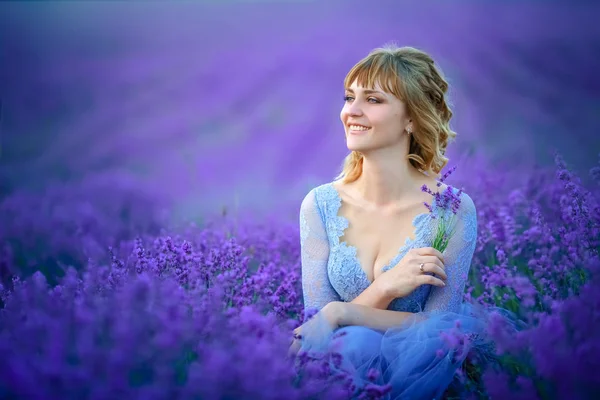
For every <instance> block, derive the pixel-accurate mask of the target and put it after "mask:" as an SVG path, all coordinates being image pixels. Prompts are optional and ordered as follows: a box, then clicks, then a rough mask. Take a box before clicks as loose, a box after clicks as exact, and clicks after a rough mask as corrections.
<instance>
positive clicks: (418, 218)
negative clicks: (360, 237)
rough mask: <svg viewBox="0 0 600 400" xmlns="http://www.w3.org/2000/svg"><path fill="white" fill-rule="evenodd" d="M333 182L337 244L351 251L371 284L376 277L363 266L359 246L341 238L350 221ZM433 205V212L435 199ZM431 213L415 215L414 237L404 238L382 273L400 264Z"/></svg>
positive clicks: (330, 184)
mask: <svg viewBox="0 0 600 400" xmlns="http://www.w3.org/2000/svg"><path fill="white" fill-rule="evenodd" d="M333 184H334V182H329V184H328V186H329V188H330V189H331V191H332V193H333V194H334V198H335V200H336V203H335V207H334V208H333V209H332V216H333V217H334V218H335V219H337V221H338V224H336V226H338V227H339V229H338V230H337V232H336V234H335V237H336V239H337V246H340V247H343V248H346V249H347V250H348V251H350V253H351V255H352V261H353V264H354V265H355V266H356V267H357V268H358V270H359V273H360V274H361V275H362V276H363V277H364V279H365V280H366V281H367V282H369V284H371V283H373V282H374V280H375V278H374V279H373V281H371V280H370V279H369V277H368V275H367V272H366V271H365V269H364V268H363V267H362V265H361V263H360V259H359V258H358V256H357V253H358V248H357V247H356V246H354V245H351V244H348V242H346V241H345V240H344V241H342V240H340V239H341V237H342V236H343V235H344V231H345V230H346V229H347V228H348V227H349V225H350V221H349V220H348V219H347V218H346V217H344V216H343V215H339V210H340V208H341V207H342V197H341V195H340V193H339V191H338V190H337V189H336V187H335V186H334V185H333ZM423 207H425V205H423ZM431 207H432V210H433V211H432V212H435V209H436V208H437V207H436V204H435V201H432V204H431ZM430 214H431V212H430V211H429V210H426V211H424V212H422V213H419V214H417V215H415V217H414V218H413V220H412V227H413V229H414V239H413V238H411V237H410V236H407V237H406V239H405V240H404V244H402V245H401V246H400V248H399V249H398V251H397V252H396V255H395V256H394V257H393V258H392V259H391V260H390V261H389V262H388V263H387V264H385V265H384V266H383V267H382V268H381V273H383V272H385V271H387V270H388V269H390V268H391V267H393V266H395V265H396V264H398V263H399V262H400V260H401V259H402V257H403V253H404V252H405V251H406V250H407V249H409V248H410V247H412V246H413V245H414V244H415V243H416V242H417V241H418V240H419V233H420V231H419V229H420V228H421V226H422V223H423V221H424V220H425V219H426V218H427V217H428V216H430ZM373 276H375V271H373Z"/></svg>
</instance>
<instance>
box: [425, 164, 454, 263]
mask: <svg viewBox="0 0 600 400" xmlns="http://www.w3.org/2000/svg"><path fill="white" fill-rule="evenodd" d="M455 170H456V166H454V167H452V168H451V169H450V170H448V171H447V172H446V173H445V174H444V175H443V176H442V177H441V178H440V180H439V181H438V183H437V187H440V186H441V185H442V183H444V181H445V180H446V179H447V178H448V177H449V176H450V175H451V174H452V173H453V172H454V171H455ZM421 191H423V192H426V193H429V194H430V195H431V196H432V197H433V200H432V204H431V205H430V204H429V203H427V202H424V203H423V204H424V205H425V207H426V208H427V209H428V210H429V212H430V214H431V218H432V219H438V216H437V215H436V214H435V211H434V205H435V209H438V210H441V212H440V213H439V216H440V218H439V219H438V221H439V223H438V225H437V231H436V234H435V238H434V240H433V243H432V247H433V248H434V249H436V250H438V251H439V252H441V253H443V252H444V250H446V248H447V247H448V243H450V239H451V238H452V235H453V233H454V230H453V229H451V227H453V226H456V224H455V223H454V218H455V216H456V214H457V213H458V210H459V208H460V196H461V194H462V191H463V190H462V189H459V190H458V192H457V193H454V188H453V187H452V186H450V185H447V187H446V189H445V190H444V191H442V192H441V193H440V192H433V191H432V190H431V189H429V187H427V185H423V186H421ZM447 211H450V213H448V212H447Z"/></svg>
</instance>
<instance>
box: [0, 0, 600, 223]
mask: <svg viewBox="0 0 600 400" xmlns="http://www.w3.org/2000/svg"><path fill="white" fill-rule="evenodd" d="M599 8H600V7H598V6H595V5H577V4H573V5H569V4H561V3H552V2H544V3H540V2H530V3H518V4H517V3H514V4H509V3H506V4H499V3H498V4H497V3H494V2H487V1H486V2H466V1H459V2H452V4H451V5H450V4H444V3H442V2H435V3H429V4H428V5H423V4H422V3H417V2H393V1H381V2H377V3H376V5H375V3H367V2H364V1H350V2H343V3H342V2H327V3H321V2H307V1H305V2H281V3H276V2H268V3H267V2H265V3H255V4H253V3H247V2H243V3H242V2H238V3H234V2H229V3H227V2H226V3H223V4H219V5H216V4H209V3H206V2H204V3H179V4H166V3H164V4H161V3H145V4H136V3H52V4H24V3H8V4H7V3H5V4H3V5H2V6H0V26H1V28H0V46H1V47H0V57H1V60H2V64H1V69H0V85H1V86H0V91H1V93H2V100H3V101H2V104H3V110H2V112H3V116H2V118H3V121H2V158H1V159H0V179H1V184H0V189H1V190H2V192H3V194H8V193H11V192H12V191H14V190H16V189H18V188H20V187H43V186H45V185H46V184H47V183H48V182H49V181H50V180H52V179H61V180H67V181H71V180H73V181H75V180H80V179H88V178H90V177H92V176H94V175H95V174H106V173H108V174H110V173H111V171H119V172H129V173H131V174H133V176H134V177H136V178H137V179H139V182H140V184H144V185H147V186H148V187H149V188H150V189H153V190H155V191H156V193H157V194H160V195H161V196H165V195H166V196H167V197H169V198H170V199H171V200H172V201H174V204H175V207H174V210H175V212H176V214H178V216H180V217H196V216H199V215H202V214H205V213H214V212H218V211H220V210H221V208H222V207H223V206H228V207H231V206H235V205H236V204H237V205H238V206H239V207H241V208H249V209H255V210H257V211H260V210H269V209H272V207H281V209H286V210H289V212H290V214H289V215H290V216H291V217H294V212H295V210H296V208H297V206H298V204H299V198H300V196H302V195H303V194H304V193H305V192H306V191H307V190H308V188H309V187H310V186H311V185H314V184H317V183H321V182H325V181H327V180H330V179H331V178H332V177H333V176H334V175H335V174H336V173H337V169H338V167H339V165H340V163H341V161H342V159H343V157H344V155H345V154H346V148H345V143H344V139H343V131H342V126H341V124H340V122H339V111H340V109H341V107H342V94H343V93H342V90H343V88H342V82H343V78H344V76H345V73H346V72H347V70H348V69H349V68H350V67H351V66H352V65H353V64H354V63H355V62H356V61H358V60H359V59H360V58H362V57H363V56H365V55H366V54H367V53H368V51H369V50H370V49H372V48H374V47H377V46H380V45H382V44H384V43H386V42H388V41H396V43H398V44H401V45H411V46H416V47H420V48H423V49H425V50H427V51H429V52H430V53H431V54H432V55H433V56H434V58H436V60H438V62H439V63H440V65H441V67H442V69H443V70H444V71H445V72H446V74H447V75H448V78H449V80H450V81H451V87H452V89H451V90H452V93H451V99H452V102H453V104H454V112H455V117H454V120H453V127H454V129H455V130H456V131H457V132H458V133H459V136H458V141H457V143H456V144H455V145H453V146H451V147H450V149H449V155H450V157H451V163H453V164H454V163H458V164H459V171H458V173H457V176H460V170H461V169H462V168H464V169H465V170H470V169H472V168H473V165H472V164H473V163H475V162H476V163H477V164H476V165H477V167H476V168H485V165H494V164H497V163H509V165H510V167H511V168H512V169H513V171H512V173H514V174H515V175H527V173H528V172H527V171H529V170H530V168H531V167H532V166H533V165H535V164H542V165H546V164H551V160H552V157H551V151H552V150H553V149H554V148H558V149H560V151H561V152H562V153H563V154H564V156H565V158H566V159H567V161H568V162H569V163H573V165H574V167H575V168H576V169H578V170H580V171H585V170H587V169H589V167H590V166H591V165H593V164H594V163H595V160H596V157H597V154H598V152H599V149H600V139H598V137H599V136H600V135H597V134H596V131H597V130H598V128H599V126H598V125H599V124H598V117H597V110H598V106H599V98H600V97H599V93H600V90H599V89H600V88H599V83H598V80H597V79H596V78H595V74H596V71H597V70H598V69H599V67H600V63H599V62H598V56H597V54H598V53H599V50H600V35H599V33H600V32H599V31H600V28H599V27H598V24H597V22H596V19H595V18H594V15H597V13H596V14H595V12H597V11H598V9H599ZM468 157H473V158H472V159H469V158H468ZM475 160H477V161H475ZM467 190H468V185H467Z"/></svg>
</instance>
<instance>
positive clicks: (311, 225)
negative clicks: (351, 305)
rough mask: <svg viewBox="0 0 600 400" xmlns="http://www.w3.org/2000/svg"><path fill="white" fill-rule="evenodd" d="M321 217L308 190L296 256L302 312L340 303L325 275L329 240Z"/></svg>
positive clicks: (301, 213)
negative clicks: (302, 302)
mask: <svg viewBox="0 0 600 400" xmlns="http://www.w3.org/2000/svg"><path fill="white" fill-rule="evenodd" d="M323 221H324V218H323V216H322V215H321V212H320V209H319V207H318V204H317V199H316V191H315V189H312V190H311V191H310V192H309V193H308V194H307V195H306V197H305V198H304V200H303V201H302V204H301V206H300V249H301V250H300V254H301V262H302V294H303V297H304V309H305V310H307V309H309V308H316V309H317V310H321V308H323V307H324V306H325V305H326V304H327V303H330V302H332V301H340V297H339V295H338V294H337V292H336V291H335V290H334V289H333V287H332V286H331V283H330V282H329V277H328V275H327V261H328V260H329V240H328V238H327V231H326V230H325V223H324V222H323Z"/></svg>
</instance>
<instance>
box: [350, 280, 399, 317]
mask: <svg viewBox="0 0 600 400" xmlns="http://www.w3.org/2000/svg"><path fill="white" fill-rule="evenodd" d="M377 282H378V281H377V279H375V281H374V282H373V283H372V284H371V285H369V287H368V288H366V289H365V290H363V292H362V293H361V294H359V295H358V296H356V297H355V298H354V300H352V301H351V302H350V303H351V304H357V305H362V306H366V307H371V308H376V309H379V310H386V309H387V308H388V306H389V305H390V303H391V302H392V300H394V298H393V297H392V296H388V294H387V293H385V291H384V290H383V289H382V288H381V286H380V285H379V284H378V283H377Z"/></svg>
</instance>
